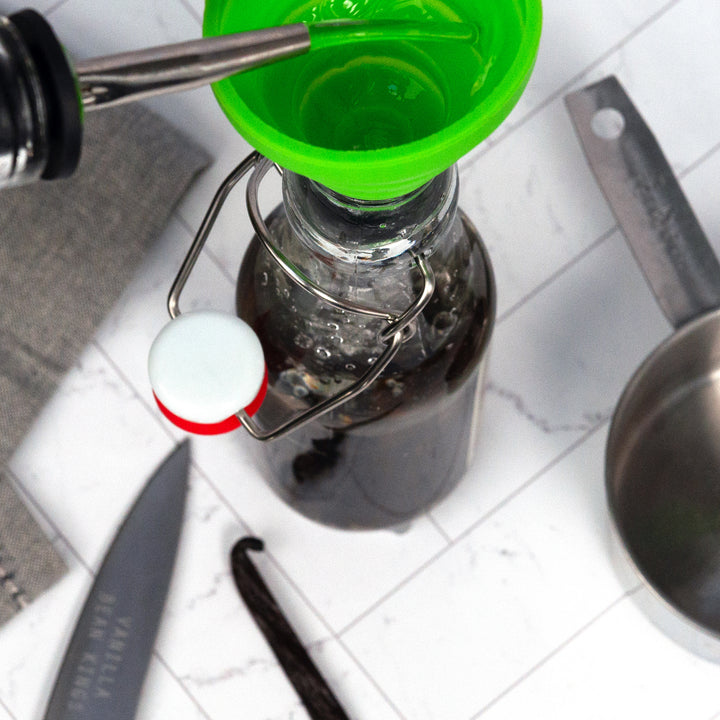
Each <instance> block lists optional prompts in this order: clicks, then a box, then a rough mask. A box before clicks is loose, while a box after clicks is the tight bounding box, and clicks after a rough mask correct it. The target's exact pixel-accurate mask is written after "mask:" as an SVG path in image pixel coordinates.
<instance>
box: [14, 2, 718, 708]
mask: <svg viewBox="0 0 720 720" xmlns="http://www.w3.org/2000/svg"><path fill="white" fill-rule="evenodd" d="M25 5H26V3H25V2H20V1H19V0H0V11H2V12H9V11H13V10H16V9H19V8H21V7H24V6H25ZM35 6H36V7H37V8H38V9H39V10H41V11H42V12H44V13H45V14H46V16H47V17H48V19H49V20H50V22H51V23H52V24H53V26H54V27H55V29H56V31H57V33H58V34H59V35H60V36H61V38H62V39H63V41H64V42H65V44H66V46H67V48H68V50H69V51H70V53H71V54H73V55H74V56H75V57H91V56H93V55H101V54H108V53H112V52H118V51H121V50H130V49H135V48H141V47H146V46H150V45H156V44H161V43H166V42H173V41H180V40H185V39H190V38H194V37H197V36H199V34H200V24H201V17H202V9H203V3H202V0H113V1H112V2H98V1H97V0H35ZM544 23H545V24H544V35H543V39H542V44H541V49H540V54H539V57H538V62H537V66H536V70H535V72H534V75H533V77H532V80H531V82H530V84H529V86H528V88H527V91H526V92H525V94H524V96H523V97H522V99H521V101H520V102H519V104H518V106H517V107H516V109H515V110H514V111H513V113H512V114H511V115H510V117H509V118H508V119H507V120H506V122H505V123H504V124H503V125H502V126H501V127H500V128H499V129H498V131H497V132H496V133H495V134H494V135H493V137H492V138H490V139H489V140H487V141H486V142H485V143H483V144H482V145H481V146H479V147H478V148H476V149H475V150H474V151H473V152H471V153H470V154H469V155H467V156H466V157H464V158H463V159H462V160H461V162H460V163H459V167H460V174H461V187H462V190H461V204H462V207H463V208H464V210H465V211H466V212H467V214H468V215H469V216H470V218H471V219H472V221H473V222H474V223H475V225H476V226H477V227H478V228H479V229H480V231H481V234H482V235H483V237H484V239H485V242H486V244H487V246H488V248H489V251H490V255H491V258H492V261H493V265H494V268H495V272H496V276H497V281H498V297H499V319H498V323H497V327H496V331H495V336H494V340H493V345H492V352H491V356H490V361H489V368H488V385H487V391H486V395H485V402H484V405H483V411H482V430H481V434H480V440H479V446H478V448H477V450H478V451H477V456H476V460H475V462H474V465H473V467H472V469H471V472H470V473H469V476H468V477H467V479H466V481H465V482H464V483H463V484H462V485H461V487H460V488H459V489H458V490H457V491H456V492H455V493H454V494H452V495H451V496H450V498H449V499H447V500H446V501H445V502H443V503H442V504H441V505H440V506H439V507H437V508H436V509H434V510H433V511H432V512H431V513H430V514H428V515H427V516H425V517H422V518H420V519H419V520H418V521H417V522H415V523H414V524H413V525H412V526H411V527H410V529H409V530H407V532H405V533H403V534H398V533H392V532H371V533H361V534H353V533H347V532H340V531H335V530H330V529H326V528H324V527H321V526H318V525H315V524H313V523H310V522H309V521H307V520H305V519H303V518H302V517H300V516H298V515H296V514H295V513H293V512H292V511H291V510H289V509H288V508H286V507H285V506H284V505H283V504H282V503H281V502H280V501H279V500H277V499H276V498H275V496H274V495H273V494H272V493H271V491H270V490H269V489H268V488H267V487H266V485H265V484H264V483H263V480H262V478H261V477H260V475H259V474H258V471H257V470H256V469H255V466H254V464H253V461H252V457H253V450H254V448H253V443H252V441H251V440H250V439H249V438H247V437H245V436H244V435H242V434H241V433H236V434H233V435H230V436H225V437H222V438H211V439H207V438H206V439H197V440H195V441H194V444H193V468H192V477H191V489H190V494H189V498H188V512H187V516H186V519H185V526H184V529H183V534H182V538H181V544H180V549H179V559H178V565H177V570H176V572H175V575H174V577H173V581H172V584H171V588H170V594H169V597H168V602H167V607H166V610H165V613H164V616H163V620H162V625H161V628H160V631H159V635H158V639H157V643H156V648H155V652H154V655H153V659H152V662H151V666H150V670H149V674H148V677H147V682H146V684H145V687H144V691H143V696H142V699H141V703H140V707H139V711H138V717H139V718H141V719H142V720H155V719H158V718H182V719H187V720H225V719H226V718H242V720H303V719H305V718H307V717H308V716H307V714H306V712H305V710H304V709H303V707H302V706H301V704H300V703H299V701H298V698H297V697H296V695H295V693H294V691H293V690H292V689H291V687H290V686H289V685H288V682H287V680H286V678H285V676H284V675H283V673H282V671H281V669H280V667H279V666H278V664H277V662H276V661H275V659H274V657H273V655H272V653H271V651H270V650H269V648H268V646H267V645H266V643H265V641H264V639H263V638H262V636H261V635H260V633H259V631H258V630H257V628H256V626H255V625H254V623H253V621H252V620H251V618H250V617H249V615H248V614H247V612H246V611H245V609H244V607H243V606H242V604H241V601H240V599H239V597H238V595H237V593H236V591H235V588H234V586H233V583H232V580H231V576H230V573H229V564H228V554H229V550H230V547H231V546H232V544H233V542H234V541H235V540H236V539H237V538H238V537H240V536H241V535H243V534H246V533H253V534H256V535H258V536H260V537H262V538H263V539H264V540H265V542H266V545H267V552H266V553H264V554H262V555H261V556H259V557H258V556H256V557H257V562H258V565H259V568H260V570H261V572H262V574H263V576H264V577H265V579H266V581H267V583H268V584H269V586H270V587H271V589H272V591H273V593H274V594H275V595H276V597H277V599H278V601H279V602H280V604H281V605H282V607H283V608H284V609H285V611H286V613H287V615H288V617H289V619H290V621H291V622H292V623H293V625H294V626H295V628H296V629H297V632H298V634H299V636H300V637H301V639H302V641H303V643H304V644H305V645H306V647H307V648H308V650H309V652H310V654H311V655H312V657H313V658H314V659H315V661H316V662H317V664H318V666H319V667H320V669H321V671H322V672H323V673H324V674H325V676H326V677H327V678H328V680H329V682H330V684H331V685H332V686H333V688H334V689H335V691H336V693H337V695H338V697H339V698H340V700H341V702H342V703H343V704H344V705H345V707H346V708H347V711H348V714H349V715H350V717H352V718H353V720H369V719H371V718H372V720H477V719H478V718H483V719H487V720H516V719H519V718H529V717H533V718H547V719H552V720H562V719H564V718H567V719H568V720H570V719H573V720H578V719H579V718H582V719H583V720H587V719H590V718H598V719H599V718H603V719H607V718H613V719H618V720H620V719H624V718H628V719H633V720H636V719H640V718H653V719H654V720H663V719H667V720H677V719H678V718H682V719H683V720H711V719H712V718H717V717H719V716H720V689H719V688H720V666H718V665H716V664H713V663H711V662H709V661H706V660H704V659H701V658H700V657H698V656H696V655H694V654H691V653H690V652H688V651H687V650H686V649H685V648H683V647H681V646H679V645H677V644H675V643H674V642H673V641H672V640H671V639H669V638H668V637H666V636H665V635H664V634H662V633H661V632H660V631H659V630H658V629H657V628H656V626H655V625H653V624H652V623H651V622H650V621H649V620H648V618H647V616H646V615H645V614H644V613H643V612H642V611H641V605H642V603H640V602H639V600H640V599H641V598H642V596H643V594H644V593H645V592H646V591H645V590H644V589H643V588H642V587H641V585H640V583H639V582H638V581H637V580H635V579H634V578H633V577H632V576H631V575H628V574H627V573H624V572H622V571H621V570H619V569H618V567H617V562H616V561H615V560H614V559H613V558H614V555H615V551H614V548H613V541H612V538H611V534H610V530H609V522H608V518H607V511H606V507H605V501H604V489H603V454H604V444H605V439H606V435H607V430H608V425H609V418H610V416H611V414H612V410H613V407H614V406H615V404H616V402H617V399H618V396H619V394H620V392H621V390H622V388H623V386H624V385H625V383H626V382H627V380H628V379H629V377H630V375H631V374H632V372H633V370H634V369H635V368H636V367H637V366H638V364H639V363H640V362H641V360H642V358H643V357H644V356H645V355H646V354H647V353H648V352H649V351H650V350H651V349H652V348H653V347H654V346H655V345H656V344H657V343H658V342H660V341H661V340H662V339H663V338H664V337H666V336H667V335H668V334H669V333H670V327H669V325H668V323H667V321H666V320H665V319H664V318H663V316H662V314H661V313H660V311H659V310H658V308H657V306H656V305H655V302H654V300H653V298H652V296H651V295H650V292H649V290H648V288H647V286H646V284H645V282H644V280H643V277H642V275H641V273H640V271H639V269H638V268H637V266H636V265H635V262H634V260H633V258H632V256H631V254H630V252H629V250H628V248H627V246H626V243H625V241H624V238H623V236H622V235H621V233H620V232H619V230H618V229H617V227H616V225H615V222H614V220H613V217H612V214H611V213H610V211H609V209H608V207H607V205H606V203H605V201H604V200H603V197H602V195H601V193H600V191H599V190H598V188H597V185H596V183H595V181H594V179H593V177H592V176H591V173H590V171H589V169H588V167H587V164H586V162H585V159H584V156H583V154H582V152H581V149H580V147H579V145H578V143H577V140H576V138H575V135H574V132H573V130H572V127H571V124H570V120H569V118H568V116H567V113H566V111H565V108H564V104H563V96H564V95H565V94H566V93H567V92H569V91H570V90H572V89H575V88H578V87H580V86H582V85H584V84H587V83H588V82H591V81H594V80H597V79H599V78H601V77H604V76H605V75H607V74H611V73H612V74H616V75H617V76H618V77H619V78H620V80H621V82H622V83H623V84H624V85H625V87H626V88H627V90H628V91H629V93H630V94H631V96H632V97H633V99H634V100H635V102H636V104H637V105H638V107H639V108H640V109H641V112H642V114H643V115H644V117H645V118H646V119H647V120H648V122H649V123H650V124H651V126H652V127H653V130H654V131H655V133H656V135H657V137H658V139H659V141H660V143H661V145H662V147H663V149H664V151H665V153H666V155H667V157H668V159H669V160H670V162H671V164H672V166H673V168H674V170H675V171H676V173H677V174H678V176H679V177H680V179H681V182H682V184H683V186H684V188H685V190H686V192H687V194H688V196H689V198H690V200H691V203H692V205H693V207H694V209H695V211H696V213H697V214H698V216H699V218H700V221H701V223H702V224H703V226H704V227H705V229H706V230H707V232H708V234H709V236H710V238H711V241H712V242H713V243H714V244H715V249H716V250H718V251H720V203H718V201H717V197H718V192H717V188H718V185H720V152H718V149H719V148H720V83H718V70H717V68H718V67H720V42H718V34H719V32H720V1H719V0H635V1H634V2H631V3H628V2H622V0H584V1H583V2H573V1H572V0H546V2H545V21H544ZM149 104H150V106H151V107H152V108H153V109H155V110H156V111H158V112H159V113H161V114H162V115H164V116H165V117H167V118H168V119H169V120H170V121H171V122H173V123H175V124H176V125H178V126H179V127H181V128H183V129H184V130H185V131H187V132H188V133H189V134H190V135H191V136H193V137H194V138H196V139H197V140H198V141H199V142H200V143H201V144H203V145H204V146H205V147H207V149H208V150H209V151H210V152H211V153H212V155H213V157H214V158H215V161H214V163H213V165H212V167H211V168H210V169H209V170H208V171H207V172H206V173H205V174H204V176H203V177H202V178H201V179H200V180H199V181H198V182H197V184H196V185H195V186H194V187H193V189H192V190H191V192H190V193H189V195H188V196H187V197H186V198H185V199H184V201H183V202H182V204H181V205H180V207H178V209H177V211H176V212H175V214H174V216H173V219H172V221H171V223H170V225H169V226H168V227H167V229H166V231H165V232H164V234H163V235H162V237H161V238H160V239H159V241H158V243H157V244H156V245H155V246H154V248H153V249H152V251H151V252H150V253H149V255H148V256H147V259H146V261H145V262H144V264H143V266H142V267H141V268H140V269H139V271H138V273H137V275H136V277H135V278H134V280H133V281H132V283H131V284H130V285H129V287H128V288H127V290H126V292H125V293H124V295H123V296H122V297H121V298H120V300H119V301H118V303H117V305H116V306H115V308H114V310H113V311H112V313H111V314H110V316H109V317H108V318H107V320H106V322H105V323H104V324H103V326H102V327H101V328H100V329H99V331H98V333H97V335H96V337H95V338H94V340H93V342H92V343H91V344H90V345H89V346H88V347H87V348H86V350H85V352H84V354H83V355H82V357H81V358H79V360H78V362H77V364H76V365H75V367H74V368H73V369H72V371H71V372H70V373H69V374H68V376H67V377H66V379H65V381H64V382H63V384H62V385H61V387H60V388H59V389H58V391H57V393H56V395H55V397H54V398H53V399H52V401H51V402H50V403H49V404H48V406H47V407H46V409H45V411H44V412H43V414H42V415H41V417H40V418H39V419H38V422H37V424H36V425H35V427H34V428H33V429H32V431H31V433H30V434H29V435H28V437H27V438H26V440H25V442H24V443H23V444H22V446H21V447H20V448H19V449H18V451H17V453H16V454H15V456H14V458H13V460H12V463H11V472H12V474H13V476H14V478H15V481H16V484H17V486H18V488H19V490H20V492H22V493H23V495H24V496H25V497H26V499H27V501H28V503H30V505H31V507H32V508H33V509H34V511H35V513H36V514H37V516H38V518H39V520H40V522H41V523H42V524H43V526H44V527H45V528H46V530H47V532H48V534H49V536H50V537H51V538H53V542H54V543H55V544H56V546H57V548H58V549H59V551H60V552H61V553H62V555H63V556H64V557H65V558H66V559H67V562H68V564H69V566H70V571H69V572H68V574H67V575H66V576H65V578H64V579H63V580H62V581H61V582H60V583H58V584H57V585H56V586H55V587H53V588H52V589H51V590H50V591H48V592H47V593H45V594H44V595H43V596H42V597H41V598H40V599H39V600H37V601H36V602H34V603H33V604H32V605H31V606H30V607H29V608H28V609H27V610H25V611H24V612H23V613H21V614H20V615H19V616H18V617H17V618H16V619H15V620H13V621H12V622H10V623H9V624H8V625H6V626H5V627H4V628H2V629H1V630H0V720H34V719H35V718H39V717H42V713H43V708H44V706H45V703H46V702H47V697H48V694H49V692H50V688H51V686H52V683H53V680H54V676H55V673H56V672H57V669H58V666H59V663H60V660H61V658H62V655H63V651H64V647H65V644H66V643H67V641H68V639H69V636H70V633H71V631H72V628H73V624H74V621H75V618H76V617H77V613H78V612H79V609H80V607H81V605H82V602H83V600H84V597H85V595H86V593H87V591H88V589H89V586H90V583H91V580H92V575H93V572H94V571H95V570H96V568H97V567H98V564H99V562H100V560H101V558H102V556H103V554H104V552H105V549H106V548H107V545H108V543H109V541H110V539H111V537H112V535H113V533H114V531H115V528H116V527H117V525H118V523H119V522H120V520H121V518H122V517H123V515H124V513H125V511H126V510H127V508H128V507H129V505H130V504H131V502H132V501H133V499H134V497H135V496H136V494H137V492H138V491H139V489H140V487H141V486H142V484H143V482H144V480H145V479H146V478H147V477H148V475H149V474H150V473H151V472H152V470H153V469H154V468H155V467H156V466H157V464H158V463H159V462H160V460H161V459H162V458H163V457H164V456H165V455H166V454H167V453H168V452H169V451H170V449H171V448H172V446H173V444H174V443H175V442H176V441H177V440H179V439H180V438H181V437H182V436H183V433H181V432H180V431H178V430H176V429H174V428H172V427H170V426H169V425H168V424H167V423H166V422H165V421H164V420H163V419H162V417H161V416H160V415H159V413H158V411H157V410H156V408H155V407H154V405H153V403H152V401H151V396H150V388H149V384H148V380H147V375H146V356H147V351H148V348H149V345H150V343H151V342H152V340H153V338H154V337H155V335H156V333H157V332H158V330H159V329H160V328H161V327H162V326H163V324H164V323H165V322H166V310H165V297H166V294H167V291H168V288H169V286H170V283H171V281H172V278H173V277H174V274H175V272H176V270H177V267H178V264H179V262H180V260H181V258H182V256H183V254H184V252H185V251H186V249H187V247H188V245H189V243H190V241H191V239H192V235H193V233H194V231H195V228H196V227H197V226H198V224H199V222H200V219H201V218H202V215H203V213H204V211H205V209H206V207H207V205H208V203H209V202H210V199H211V197H212V195H213V193H214V191H215V189H216V187H217V185H218V184H219V182H220V181H221V179H222V178H223V177H224V176H225V175H226V174H227V173H228V172H229V170H230V169H232V168H233V167H234V166H235V164H236V163H237V162H239V160H240V159H241V158H242V157H244V155H245V154H246V153H247V152H248V151H249V148H248V146H247V144H246V143H245V142H244V141H243V140H242V139H241V138H240V137H239V136H238V135H237V134H236V133H235V131H234V130H233V129H232V128H231V126H230V125H229V123H228V122H227V121H226V120H225V118H224V116H223V115H222V113H221V112H220V110H219V109H218V108H217V107H216V105H215V103H214V101H213V98H212V95H211V92H210V90H209V89H207V88H205V89H200V90H196V91H193V92H188V93H184V94H181V95H175V96H167V97H164V98H162V99H156V100H154V101H152V102H151V103H149ZM149 161H150V160H149ZM249 237H250V231H249V223H248V222H247V220H245V219H244V215H243V214H242V213H241V212H240V211H238V212H237V213H234V212H232V211H230V212H229V213H227V214H226V215H225V216H223V218H222V219H221V221H220V222H219V224H218V226H217V231H216V233H215V234H214V236H213V238H212V240H211V243H210V247H209V248H208V249H207V251H206V252H204V253H203V256H202V257H201V260H200V263H199V265H198V269H197V271H196V274H195V276H194V278H193V284H192V285H191V286H190V287H189V288H188V290H187V291H186V296H185V297H187V300H186V304H187V306H188V307H206V306H207V307H219V308H224V309H231V308H232V303H233V283H234V275H235V272H236V268H237V264H238V262H239V259H240V257H241V256H242V252H243V250H244V248H245V245H246V243H247V240H248V239H249Z"/></svg>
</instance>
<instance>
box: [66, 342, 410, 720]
mask: <svg viewBox="0 0 720 720" xmlns="http://www.w3.org/2000/svg"><path fill="white" fill-rule="evenodd" d="M92 344H93V345H94V346H95V347H96V348H97V350H98V352H100V353H101V354H102V355H103V357H104V358H105V359H106V361H107V362H108V364H110V365H111V367H112V368H113V370H114V371H115V372H116V373H117V375H118V377H119V378H120V379H121V380H122V382H124V383H125V384H126V385H127V386H128V387H129V388H130V389H131V390H132V392H133V394H134V395H136V396H137V397H138V399H139V400H140V402H141V404H142V405H143V406H144V407H145V409H146V410H147V411H148V412H149V413H150V414H152V416H153V417H154V418H155V419H156V420H157V422H158V424H160V425H162V427H163V430H165V432H166V433H167V434H168V435H170V436H171V438H172V434H171V433H170V432H169V431H168V430H167V429H166V428H165V427H164V425H163V423H162V420H161V419H160V418H159V417H158V416H157V414H156V413H155V412H153V409H152V406H151V404H150V403H149V402H146V401H145V400H144V398H142V397H141V396H140V393H139V392H138V391H137V389H136V388H135V386H134V385H133V384H132V383H131V382H130V379H129V378H128V377H127V376H126V375H125V374H124V373H123V372H122V370H121V369H120V368H119V367H118V366H117V365H116V363H115V362H114V361H113V360H112V358H111V357H110V356H109V355H108V353H107V352H106V351H105V349H104V348H103V347H102V346H101V345H100V343H99V342H97V341H96V340H93V341H92ZM172 439H173V440H175V438H172ZM192 464H193V467H194V469H195V471H196V472H197V473H198V475H199V476H200V477H201V478H202V479H203V480H204V481H205V483H206V484H207V485H208V486H209V487H210V489H211V490H212V491H213V492H214V493H215V495H216V496H217V497H218V499H219V500H220V502H221V503H222V504H223V505H224V506H225V507H226V509H227V510H228V511H229V512H230V514H231V515H232V516H233V517H234V518H235V519H236V520H237V521H238V524H239V525H241V526H243V527H244V528H246V530H247V532H248V533H249V534H251V535H253V534H254V533H253V530H252V527H251V526H250V524H249V523H247V522H246V521H245V520H244V519H243V518H242V517H241V516H240V515H239V514H238V512H237V510H236V509H235V507H234V506H233V505H232V503H231V502H230V501H229V500H228V499H227V498H226V497H225V495H224V494H223V493H222V492H220V490H219V489H218V488H217V487H216V486H215V484H214V483H213V482H212V480H211V479H210V477H209V476H208V475H207V473H206V472H205V471H204V470H203V469H202V468H201V467H200V466H199V465H198V464H197V463H196V462H195V461H193V462H192ZM68 545H69V543H68ZM263 555H264V556H265V557H266V558H267V559H268V560H269V561H270V562H272V564H273V565H274V566H275V568H276V570H277V572H278V573H279V574H280V575H281V576H282V578H283V579H284V580H285V582H286V583H287V584H288V585H289V586H290V588H291V589H292V590H293V591H294V592H295V593H296V594H297V595H298V596H299V597H300V599H301V600H302V601H303V603H304V604H305V606H306V607H307V608H308V610H309V611H310V612H312V613H313V615H315V617H316V618H317V619H318V621H319V622H320V623H321V625H322V626H323V627H324V628H325V629H326V630H327V631H328V639H332V640H335V642H337V643H338V645H339V646H340V647H341V648H342V649H343V651H344V652H345V653H346V654H347V656H348V657H349V658H350V659H351V660H352V662H353V663H355V665H356V666H357V668H358V669H359V670H360V672H361V673H362V674H363V675H364V676H365V677H366V678H367V680H368V681H369V682H370V683H371V684H372V685H373V687H375V689H376V690H377V692H378V693H379V694H380V696H381V697H382V698H383V700H385V702H386V703H387V704H388V706H389V707H390V708H391V709H392V710H393V711H394V712H395V713H396V714H397V716H398V720H405V718H404V716H403V715H402V714H401V713H400V711H399V709H398V708H397V707H396V706H395V704H394V703H393V702H392V700H391V699H390V697H389V696H388V695H387V693H386V692H385V691H384V689H383V688H382V687H381V686H380V685H379V684H378V682H377V680H376V679H375V678H374V677H373V676H372V675H371V674H370V673H369V672H368V671H367V669H366V668H365V667H364V666H363V665H362V664H361V663H360V662H358V660H357V658H355V656H354V655H353V653H352V652H350V650H349V648H348V647H347V646H346V644H345V643H344V642H343V640H342V638H341V637H340V633H339V632H337V631H336V630H335V629H334V628H333V627H332V625H330V623H329V622H328V621H327V620H326V619H325V617H324V616H323V615H322V613H321V612H320V611H319V610H318V609H317V608H316V607H315V605H314V604H313V603H312V602H311V601H310V599H309V598H308V597H307V596H306V595H305V593H304V592H303V591H302V589H301V588H300V587H299V586H298V585H297V583H296V582H295V581H294V580H293V578H292V576H291V575H290V573H289V572H288V571H287V570H286V569H285V567H284V566H283V565H282V563H281V562H280V561H279V560H278V559H277V558H276V557H275V556H274V555H273V553H272V552H270V551H268V550H267V549H265V550H264V551H263ZM83 564H85V563H83ZM238 602H239V604H241V601H240V598H239V596H238ZM311 644H312V643H311ZM154 655H155V656H156V657H157V658H158V660H159V661H160V662H161V663H162V664H163V666H165V667H166V668H167V670H168V672H169V673H170V675H171V676H172V677H173V678H174V679H175V680H176V681H177V682H178V683H179V684H180V686H181V687H182V689H183V690H184V691H185V692H186V694H187V695H188V697H189V698H190V699H191V700H192V701H193V702H194V703H196V704H198V701H197V700H196V699H195V698H194V696H193V695H192V693H191V692H190V690H189V689H188V688H186V686H185V684H184V683H183V682H182V679H181V678H179V677H178V676H177V675H176V674H175V672H174V671H173V670H172V667H171V666H170V665H169V663H168V661H167V660H166V659H165V658H164V657H162V656H161V655H160V654H159V653H158V652H157V651H154ZM198 708H199V709H200V710H201V711H202V712H204V710H203V708H202V707H201V706H200V705H199V704H198ZM206 717H208V720H212V718H210V717H209V716H207V715H206Z"/></svg>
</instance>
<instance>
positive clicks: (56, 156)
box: [8, 10, 82, 180]
mask: <svg viewBox="0 0 720 720" xmlns="http://www.w3.org/2000/svg"><path fill="white" fill-rule="evenodd" d="M8 19H9V20H10V22H12V24H13V25H14V26H15V28H16V30H17V31H18V33H19V34H20V35H21V37H22V39H23V41H24V42H25V45H26V47H27V50H28V52H29V53H30V56H31V57H32V60H33V62H34V63H35V67H36V69H37V73H38V77H39V79H40V83H41V85H42V90H43V95H44V98H45V105H46V109H47V126H48V130H47V133H48V150H49V152H48V161H47V165H46V167H45V170H44V172H43V174H42V177H43V179H45V180H53V179H55V178H63V177H68V176H69V175H72V173H73V172H74V171H75V168H76V167H77V165H78V162H79V161H80V150H81V145H82V111H81V107H80V98H79V97H78V91H77V87H76V85H75V76H74V74H73V70H72V68H71V67H70V63H69V61H68V59H67V57H66V55H65V52H64V50H63V47H62V45H61V44H60V41H59V40H58V39H57V37H56V35H55V33H54V32H53V29H52V28H51V27H50V25H49V24H48V22H47V20H45V18H44V17H43V16H42V15H40V13H38V12H36V11H35V10H22V11H20V12H18V13H15V14H14V15H10V16H9V18H8Z"/></svg>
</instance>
